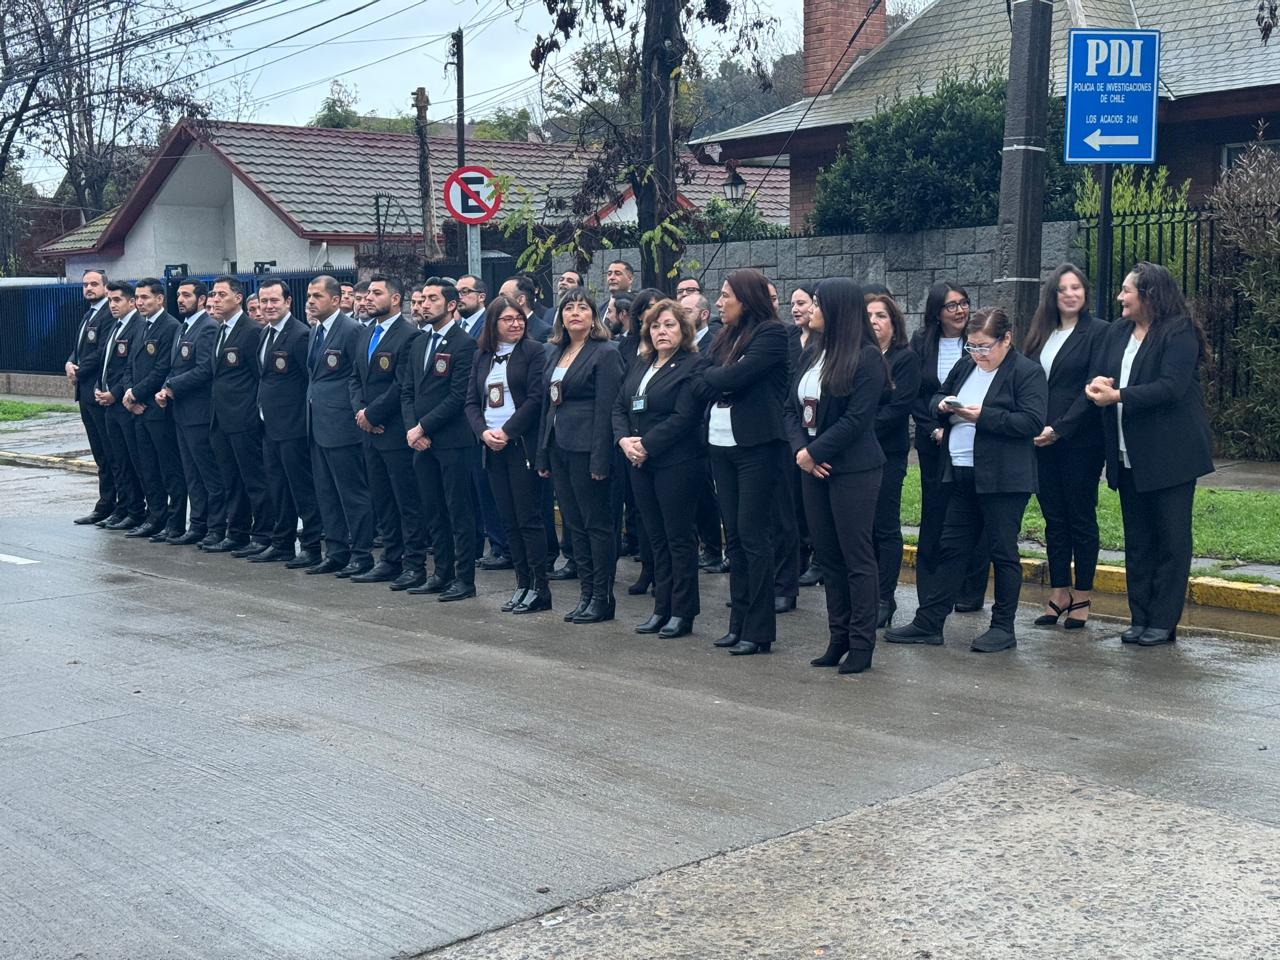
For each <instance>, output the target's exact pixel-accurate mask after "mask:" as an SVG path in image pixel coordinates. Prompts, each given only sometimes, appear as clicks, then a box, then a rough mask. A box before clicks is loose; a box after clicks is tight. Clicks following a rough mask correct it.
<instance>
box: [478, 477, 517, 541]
mask: <svg viewBox="0 0 1280 960" xmlns="http://www.w3.org/2000/svg"><path fill="white" fill-rule="evenodd" d="M481 459H482V458H481V457H476V458H475V463H474V464H473V465H472V468H471V498H472V499H471V507H472V511H471V512H472V515H473V516H474V517H475V520H476V556H477V557H482V556H484V541H485V538H488V540H489V546H490V547H491V548H492V549H493V552H494V553H495V554H498V553H504V554H505V553H508V552H509V548H508V546H507V541H508V539H509V536H508V532H507V530H506V528H505V526H504V524H503V520H502V514H501V513H500V512H499V510H498V505H497V503H495V502H494V499H493V489H492V488H491V487H490V486H489V476H488V474H487V473H485V469H484V464H483V463H481V462H480V461H481ZM514 535H515V534H514V532H513V533H512V534H511V536H514Z"/></svg>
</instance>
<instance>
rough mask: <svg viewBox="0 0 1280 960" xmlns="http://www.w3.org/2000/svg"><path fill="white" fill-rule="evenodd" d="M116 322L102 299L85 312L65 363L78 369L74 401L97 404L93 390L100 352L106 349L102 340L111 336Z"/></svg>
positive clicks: (95, 386) (96, 378)
mask: <svg viewBox="0 0 1280 960" xmlns="http://www.w3.org/2000/svg"><path fill="white" fill-rule="evenodd" d="M115 322H116V321H115V317H113V316H111V311H110V310H108V309H107V302H106V301H105V300H103V301H101V303H100V305H99V306H98V307H97V308H96V309H95V308H94V307H90V308H89V309H88V310H86V311H85V314H84V316H83V317H82V318H81V320H80V330H78V331H77V332H76V345H75V349H73V350H72V351H71V355H70V356H69V357H67V362H68V363H74V364H75V365H76V367H77V368H78V369H77V370H76V399H77V400H79V401H80V402H81V403H96V401H95V400H94V399H93V391H94V390H95V389H96V388H97V386H98V377H99V375H100V374H101V373H102V351H103V350H104V349H105V346H104V344H103V341H104V340H105V339H106V338H107V337H108V336H109V335H110V333H111V328H112V327H113V326H114V325H115Z"/></svg>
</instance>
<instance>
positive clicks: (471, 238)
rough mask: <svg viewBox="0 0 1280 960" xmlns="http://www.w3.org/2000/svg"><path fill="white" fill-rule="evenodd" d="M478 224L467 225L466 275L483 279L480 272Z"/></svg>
mask: <svg viewBox="0 0 1280 960" xmlns="http://www.w3.org/2000/svg"><path fill="white" fill-rule="evenodd" d="M480 269H481V266H480V224H478V223H469V224H467V273H469V274H471V275H472V276H473V277H480V278H481V279H484V275H483V274H482V273H481V272H480Z"/></svg>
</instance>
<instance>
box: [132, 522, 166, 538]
mask: <svg viewBox="0 0 1280 960" xmlns="http://www.w3.org/2000/svg"><path fill="white" fill-rule="evenodd" d="M159 530H160V527H159V525H158V524H154V523H152V522H151V521H150V520H144V521H142V523H140V524H138V525H137V526H136V527H134V528H133V529H132V530H129V531H128V532H126V533H125V536H126V537H128V538H129V539H130V540H141V539H142V538H143V537H149V536H151V535H152V534H153V533H156V532H158V531H159Z"/></svg>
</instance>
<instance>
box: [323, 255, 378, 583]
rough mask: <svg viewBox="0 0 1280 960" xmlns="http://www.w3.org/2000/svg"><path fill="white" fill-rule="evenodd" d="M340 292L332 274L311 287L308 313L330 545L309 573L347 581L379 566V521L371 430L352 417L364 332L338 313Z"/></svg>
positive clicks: (326, 546)
mask: <svg viewBox="0 0 1280 960" xmlns="http://www.w3.org/2000/svg"><path fill="white" fill-rule="evenodd" d="M340 293H341V287H340V286H339V284H338V281H337V280H335V279H334V278H333V277H330V276H319V277H316V278H315V279H314V280H312V281H311V283H310V285H308V287H307V312H308V313H309V314H311V316H312V317H314V318H315V319H316V324H315V326H313V327H312V328H311V336H310V340H309V342H308V346H307V370H308V374H309V376H310V378H311V383H310V386H309V387H308V390H307V422H308V424H309V425H310V431H311V475H312V477H313V478H314V480H315V487H316V500H317V501H318V502H319V505H320V517H321V519H322V520H323V521H324V538H325V548H326V556H325V558H324V560H323V561H321V562H320V563H318V564H316V565H315V566H313V567H308V568H307V573H310V574H325V573H332V574H334V575H335V576H337V577H342V578H346V577H354V576H359V575H360V574H362V573H366V572H367V571H369V570H371V569H372V568H373V554H372V550H373V534H374V520H373V508H372V506H371V504H370V502H369V488H368V479H367V477H366V476H365V471H364V450H363V443H364V441H363V439H362V434H363V432H364V431H362V430H361V429H360V428H359V427H358V426H356V421H355V417H354V416H352V413H351V371H352V367H353V365H354V362H355V356H356V354H357V353H358V352H359V349H360V347H359V343H360V336H361V334H362V333H364V328H363V327H362V326H361V325H360V324H359V323H358V322H357V321H356V320H353V319H352V318H351V317H349V316H347V315H346V314H345V313H343V312H342V311H341V310H339V309H338V298H339V295H340Z"/></svg>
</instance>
